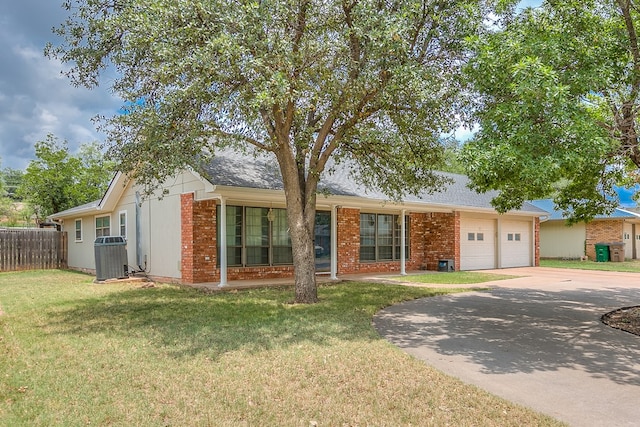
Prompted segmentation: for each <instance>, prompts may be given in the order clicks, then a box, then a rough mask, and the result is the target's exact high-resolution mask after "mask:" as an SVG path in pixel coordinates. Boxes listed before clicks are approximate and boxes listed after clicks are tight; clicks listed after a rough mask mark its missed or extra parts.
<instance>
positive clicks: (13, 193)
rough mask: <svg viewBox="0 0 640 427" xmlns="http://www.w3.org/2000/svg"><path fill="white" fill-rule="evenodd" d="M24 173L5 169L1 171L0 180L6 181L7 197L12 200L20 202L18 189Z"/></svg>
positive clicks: (19, 170)
mask: <svg viewBox="0 0 640 427" xmlns="http://www.w3.org/2000/svg"><path fill="white" fill-rule="evenodd" d="M23 175H24V171H23V170H21V169H13V168H4V169H2V171H0V178H1V179H2V180H4V189H5V191H6V196H7V197H9V198H11V199H12V200H18V199H19V197H18V194H17V191H18V187H20V183H21V182H22V177H23Z"/></svg>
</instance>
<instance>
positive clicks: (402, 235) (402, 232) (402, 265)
mask: <svg viewBox="0 0 640 427" xmlns="http://www.w3.org/2000/svg"><path fill="white" fill-rule="evenodd" d="M405 214H406V210H405V209H403V210H402V214H401V216H400V275H401V276H406V275H407V270H406V266H405V264H406V257H407V254H406V250H405V245H406V244H407V237H406V236H405V233H406V228H407V227H406V225H405V223H404V216H405Z"/></svg>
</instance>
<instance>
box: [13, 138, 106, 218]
mask: <svg viewBox="0 0 640 427" xmlns="http://www.w3.org/2000/svg"><path fill="white" fill-rule="evenodd" d="M35 150H36V153H35V154H36V160H32V161H31V162H30V163H29V166H27V170H26V172H25V173H24V175H23V176H22V182H21V184H20V186H19V188H18V194H19V195H20V196H22V197H23V198H24V200H25V201H26V202H27V203H29V205H30V206H31V207H32V208H33V209H34V212H35V213H36V215H37V216H38V218H39V219H40V220H42V219H44V218H46V217H47V216H48V215H51V214H53V213H56V212H61V211H63V210H66V209H70V208H72V207H76V206H78V205H82V204H85V203H89V202H91V201H94V200H97V199H100V198H101V197H102V196H103V194H104V192H105V191H106V189H107V187H108V185H109V182H110V180H111V178H112V176H113V164H112V163H111V162H107V161H105V160H104V159H103V155H102V153H101V152H100V150H99V147H98V144H97V143H89V144H83V145H82V146H81V148H80V153H79V154H78V155H71V154H70V153H69V149H68V146H67V141H63V142H60V141H59V140H58V139H57V138H56V137H54V136H53V135H51V134H49V135H48V136H47V137H46V139H45V140H44V141H39V142H37V143H36V145H35Z"/></svg>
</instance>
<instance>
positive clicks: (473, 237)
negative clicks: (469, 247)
mask: <svg viewBox="0 0 640 427" xmlns="http://www.w3.org/2000/svg"><path fill="white" fill-rule="evenodd" d="M467 240H469V241H471V240H476V233H467Z"/></svg>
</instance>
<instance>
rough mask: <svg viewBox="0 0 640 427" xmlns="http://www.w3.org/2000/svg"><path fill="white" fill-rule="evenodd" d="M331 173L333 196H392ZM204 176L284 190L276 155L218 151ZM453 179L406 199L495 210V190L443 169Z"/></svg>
mask: <svg viewBox="0 0 640 427" xmlns="http://www.w3.org/2000/svg"><path fill="white" fill-rule="evenodd" d="M331 169H332V172H330V173H327V172H325V173H324V174H323V176H322V178H321V180H320V184H319V186H318V187H319V190H325V191H327V192H328V193H330V194H332V195H339V196H352V197H365V198H368V199H373V200H380V201H388V200H389V198H388V197H387V196H386V195H385V194H384V193H383V192H382V191H381V190H379V189H370V188H366V187H365V186H363V185H362V184H359V183H358V182H357V180H355V179H354V178H353V176H352V174H351V170H352V169H350V168H349V166H348V165H346V164H340V165H333V167H332V168H331ZM204 172H205V175H206V176H205V177H206V178H207V179H209V181H210V182H211V183H212V184H214V185H221V186H237V187H245V188H258V189H271V190H282V189H283V184H282V176H281V175H280V170H279V168H278V164H277V162H276V159H275V157H274V156H268V155H259V156H253V155H246V154H241V153H237V152H233V151H228V150H225V151H218V152H216V155H215V157H214V158H213V160H212V161H211V162H210V163H209V164H208V165H206V166H205V167H204ZM441 175H442V176H444V177H447V178H449V179H450V180H451V183H450V184H445V185H444V186H443V188H442V189H440V191H436V192H433V193H429V192H426V191H425V192H423V193H422V194H420V195H419V196H407V197H405V199H404V200H405V201H407V202H416V203H423V204H430V205H442V206H457V207H470V208H482V209H493V206H492V205H491V200H492V199H493V198H494V197H495V196H496V195H497V194H498V193H497V192H495V191H490V192H487V193H478V192H476V191H473V190H471V189H470V188H469V187H468V184H469V179H468V178H467V177H466V176H464V175H458V174H452V173H445V172H441ZM520 212H530V213H533V214H546V213H547V212H546V211H545V210H543V209H539V208H537V207H535V206H533V205H531V204H529V203H525V204H524V205H523V206H522V208H521V209H520Z"/></svg>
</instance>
